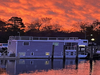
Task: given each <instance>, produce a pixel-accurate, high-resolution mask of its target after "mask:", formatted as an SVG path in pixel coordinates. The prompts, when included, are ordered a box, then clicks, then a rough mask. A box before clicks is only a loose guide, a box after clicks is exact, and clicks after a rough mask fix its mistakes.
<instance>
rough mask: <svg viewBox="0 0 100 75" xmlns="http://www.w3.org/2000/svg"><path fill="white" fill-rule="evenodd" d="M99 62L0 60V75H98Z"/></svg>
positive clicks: (99, 72)
mask: <svg viewBox="0 0 100 75" xmlns="http://www.w3.org/2000/svg"><path fill="white" fill-rule="evenodd" d="M99 70H100V60H86V59H78V62H76V61H75V59H66V60H65V61H63V60H62V59H54V60H53V61H52V60H50V59H20V60H0V75H99V74H100V71H99Z"/></svg>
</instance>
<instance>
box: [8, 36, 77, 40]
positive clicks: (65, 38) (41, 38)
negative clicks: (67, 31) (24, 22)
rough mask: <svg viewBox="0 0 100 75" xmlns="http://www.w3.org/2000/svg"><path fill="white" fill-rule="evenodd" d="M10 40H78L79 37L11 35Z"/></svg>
mask: <svg viewBox="0 0 100 75" xmlns="http://www.w3.org/2000/svg"><path fill="white" fill-rule="evenodd" d="M9 40H78V37H33V36H9Z"/></svg>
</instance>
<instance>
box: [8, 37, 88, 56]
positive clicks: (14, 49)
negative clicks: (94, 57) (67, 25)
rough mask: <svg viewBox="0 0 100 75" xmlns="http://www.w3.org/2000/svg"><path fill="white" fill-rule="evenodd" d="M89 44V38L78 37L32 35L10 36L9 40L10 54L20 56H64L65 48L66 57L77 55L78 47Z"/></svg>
mask: <svg viewBox="0 0 100 75" xmlns="http://www.w3.org/2000/svg"><path fill="white" fill-rule="evenodd" d="M77 45H78V46H80V47H85V46H88V40H86V39H78V37H32V36H10V37H9V40H8V52H9V53H8V55H9V56H12V55H15V57H20V58H51V56H52V50H53V49H54V58H63V51H64V48H65V55H66V58H73V57H75V56H76V47H77Z"/></svg>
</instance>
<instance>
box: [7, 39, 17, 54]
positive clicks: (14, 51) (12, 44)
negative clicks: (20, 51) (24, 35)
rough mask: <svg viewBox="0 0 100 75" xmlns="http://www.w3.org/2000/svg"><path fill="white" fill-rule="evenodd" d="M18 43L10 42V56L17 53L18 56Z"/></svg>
mask: <svg viewBox="0 0 100 75" xmlns="http://www.w3.org/2000/svg"><path fill="white" fill-rule="evenodd" d="M16 45H17V41H13V40H8V52H9V53H8V55H10V54H13V53H15V55H16V53H17V52H16V51H17V47H16Z"/></svg>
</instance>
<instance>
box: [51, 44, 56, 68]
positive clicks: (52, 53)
mask: <svg viewBox="0 0 100 75" xmlns="http://www.w3.org/2000/svg"><path fill="white" fill-rule="evenodd" d="M54 48H55V45H53V46H52V57H51V69H53V59H54Z"/></svg>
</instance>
